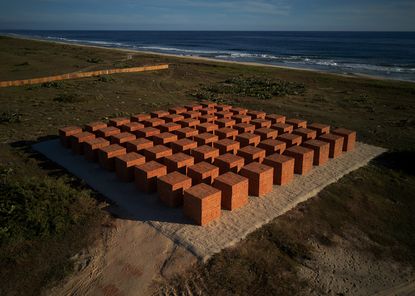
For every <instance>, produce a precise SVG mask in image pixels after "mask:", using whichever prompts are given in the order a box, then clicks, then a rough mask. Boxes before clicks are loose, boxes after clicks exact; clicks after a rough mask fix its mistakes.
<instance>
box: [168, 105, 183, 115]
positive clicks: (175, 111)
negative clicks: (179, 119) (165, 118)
mask: <svg viewBox="0 0 415 296" xmlns="http://www.w3.org/2000/svg"><path fill="white" fill-rule="evenodd" d="M186 111H187V109H186V107H183V106H176V107H172V108H169V112H170V113H171V114H180V113H184V112H186Z"/></svg>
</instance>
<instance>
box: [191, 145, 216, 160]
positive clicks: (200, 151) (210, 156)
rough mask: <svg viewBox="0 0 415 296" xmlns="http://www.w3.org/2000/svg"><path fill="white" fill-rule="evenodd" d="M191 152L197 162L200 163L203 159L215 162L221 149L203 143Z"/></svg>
mask: <svg viewBox="0 0 415 296" xmlns="http://www.w3.org/2000/svg"><path fill="white" fill-rule="evenodd" d="M191 154H192V156H193V157H194V159H195V163H199V162H201V161H205V162H209V163H213V161H214V159H215V158H216V157H218V156H219V149H217V148H213V147H211V146H208V145H203V146H200V147H197V148H195V149H193V150H192V151H191Z"/></svg>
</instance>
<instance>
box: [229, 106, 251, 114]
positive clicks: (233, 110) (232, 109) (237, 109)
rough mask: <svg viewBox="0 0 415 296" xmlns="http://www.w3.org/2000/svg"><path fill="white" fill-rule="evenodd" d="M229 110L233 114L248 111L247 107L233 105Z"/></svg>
mask: <svg viewBox="0 0 415 296" xmlns="http://www.w3.org/2000/svg"><path fill="white" fill-rule="evenodd" d="M229 111H231V112H232V113H233V114H235V115H246V113H248V109H245V108H241V107H233V108H231V109H230V110H229Z"/></svg>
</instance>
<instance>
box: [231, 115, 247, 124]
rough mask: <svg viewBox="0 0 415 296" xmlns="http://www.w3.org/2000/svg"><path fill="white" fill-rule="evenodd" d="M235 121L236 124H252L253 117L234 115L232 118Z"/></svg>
mask: <svg viewBox="0 0 415 296" xmlns="http://www.w3.org/2000/svg"><path fill="white" fill-rule="evenodd" d="M231 118H232V119H233V120H235V122H236V123H250V122H251V116H249V115H242V114H239V115H234V116H232V117H231Z"/></svg>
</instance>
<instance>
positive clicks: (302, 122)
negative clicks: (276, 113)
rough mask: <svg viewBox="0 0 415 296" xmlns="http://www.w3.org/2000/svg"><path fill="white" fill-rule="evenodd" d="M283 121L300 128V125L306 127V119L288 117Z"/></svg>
mask: <svg viewBox="0 0 415 296" xmlns="http://www.w3.org/2000/svg"><path fill="white" fill-rule="evenodd" d="M285 123H287V124H291V125H293V126H294V128H300V127H303V128H307V121H306V120H304V119H298V118H290V119H286V120H285Z"/></svg>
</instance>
